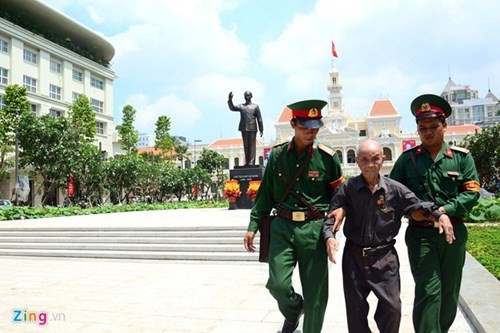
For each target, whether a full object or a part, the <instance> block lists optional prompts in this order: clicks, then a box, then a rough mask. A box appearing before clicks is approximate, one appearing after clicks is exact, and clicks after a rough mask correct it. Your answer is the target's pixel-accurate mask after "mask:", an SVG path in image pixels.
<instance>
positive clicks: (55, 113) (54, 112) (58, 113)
mask: <svg viewBox="0 0 500 333" xmlns="http://www.w3.org/2000/svg"><path fill="white" fill-rule="evenodd" d="M50 115H51V116H52V117H55V118H59V117H63V116H64V112H63V111H59V110H54V109H50Z"/></svg>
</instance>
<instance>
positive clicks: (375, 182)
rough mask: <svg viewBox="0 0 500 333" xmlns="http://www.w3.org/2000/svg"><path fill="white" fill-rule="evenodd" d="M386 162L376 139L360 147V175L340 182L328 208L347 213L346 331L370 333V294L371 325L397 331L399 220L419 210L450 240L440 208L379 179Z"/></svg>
mask: <svg viewBox="0 0 500 333" xmlns="http://www.w3.org/2000/svg"><path fill="white" fill-rule="evenodd" d="M384 160H385V155H384V154H383V152H382V147H381V146H380V144H379V143H378V142H377V141H374V140H367V141H364V142H362V143H361V144H360V145H359V147H358V152H357V157H356V163H357V164H358V167H359V169H360V170H361V175H359V176H356V177H354V178H351V179H348V180H347V181H346V182H344V183H343V184H341V185H340V186H339V188H338V191H337V192H336V193H335V195H334V196H333V198H332V201H331V209H337V208H339V207H342V210H343V211H344V212H345V214H346V220H345V225H344V234H345V236H346V239H347V241H346V246H345V249H344V254H343V257H342V272H343V283H344V297H345V304H346V313H347V324H348V328H349V332H352V333H365V332H366V333H369V332H371V331H370V328H369V326H368V319H367V316H368V312H369V305H368V302H367V300H366V298H367V297H368V294H369V293H370V292H373V293H374V294H375V296H377V298H378V305H377V310H376V311H375V321H376V323H377V326H378V328H379V330H380V332H384V333H398V332H399V326H400V322H401V299H400V277H399V258H398V254H397V252H396V249H395V248H394V243H395V242H396V241H395V239H394V238H395V237H396V235H397V234H398V232H399V229H400V227H401V217H402V216H403V215H405V214H408V213H411V212H413V211H417V210H418V211H419V213H420V211H423V212H424V213H425V214H426V215H428V216H430V217H431V218H432V219H433V220H434V221H439V222H435V223H436V225H437V226H438V227H439V230H440V232H443V231H445V233H446V239H447V241H448V242H449V243H450V244H451V243H452V242H453V240H454V236H453V227H452V226H451V222H450V219H449V218H448V216H446V215H444V214H443V213H441V212H440V211H439V207H437V206H436V205H435V204H433V203H430V202H423V201H421V200H420V199H418V198H417V197H416V196H415V194H414V193H413V192H411V191H410V190H409V189H408V188H406V187H405V186H404V185H402V184H400V183H398V182H396V181H394V180H392V179H389V178H386V177H381V176H380V169H381V167H382V164H383V162H384ZM332 225H333V221H332V220H329V221H327V222H325V224H324V227H323V233H324V237H325V239H326V243H327V252H328V256H329V258H330V260H331V261H332V262H335V252H336V251H337V247H338V243H337V241H336V239H335V235H334V233H333V232H332Z"/></svg>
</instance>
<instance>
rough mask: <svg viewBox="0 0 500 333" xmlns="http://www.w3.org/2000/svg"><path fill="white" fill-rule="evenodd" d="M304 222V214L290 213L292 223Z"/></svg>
mask: <svg viewBox="0 0 500 333" xmlns="http://www.w3.org/2000/svg"><path fill="white" fill-rule="evenodd" d="M305 220H306V214H305V213H304V212H292V221H295V222H304V221H305Z"/></svg>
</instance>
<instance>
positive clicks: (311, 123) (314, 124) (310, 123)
mask: <svg viewBox="0 0 500 333" xmlns="http://www.w3.org/2000/svg"><path fill="white" fill-rule="evenodd" d="M297 122H298V123H299V124H301V125H302V126H304V127H307V128H314V129H316V128H321V127H323V120H321V119H308V120H303V119H298V118H297Z"/></svg>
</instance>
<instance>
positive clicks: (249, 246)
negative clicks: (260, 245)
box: [243, 231, 255, 252]
mask: <svg viewBox="0 0 500 333" xmlns="http://www.w3.org/2000/svg"><path fill="white" fill-rule="evenodd" d="M254 238H255V232H253V231H247V233H246V235H245V238H243V244H245V250H247V252H255V246H254V245H253V239H254Z"/></svg>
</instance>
